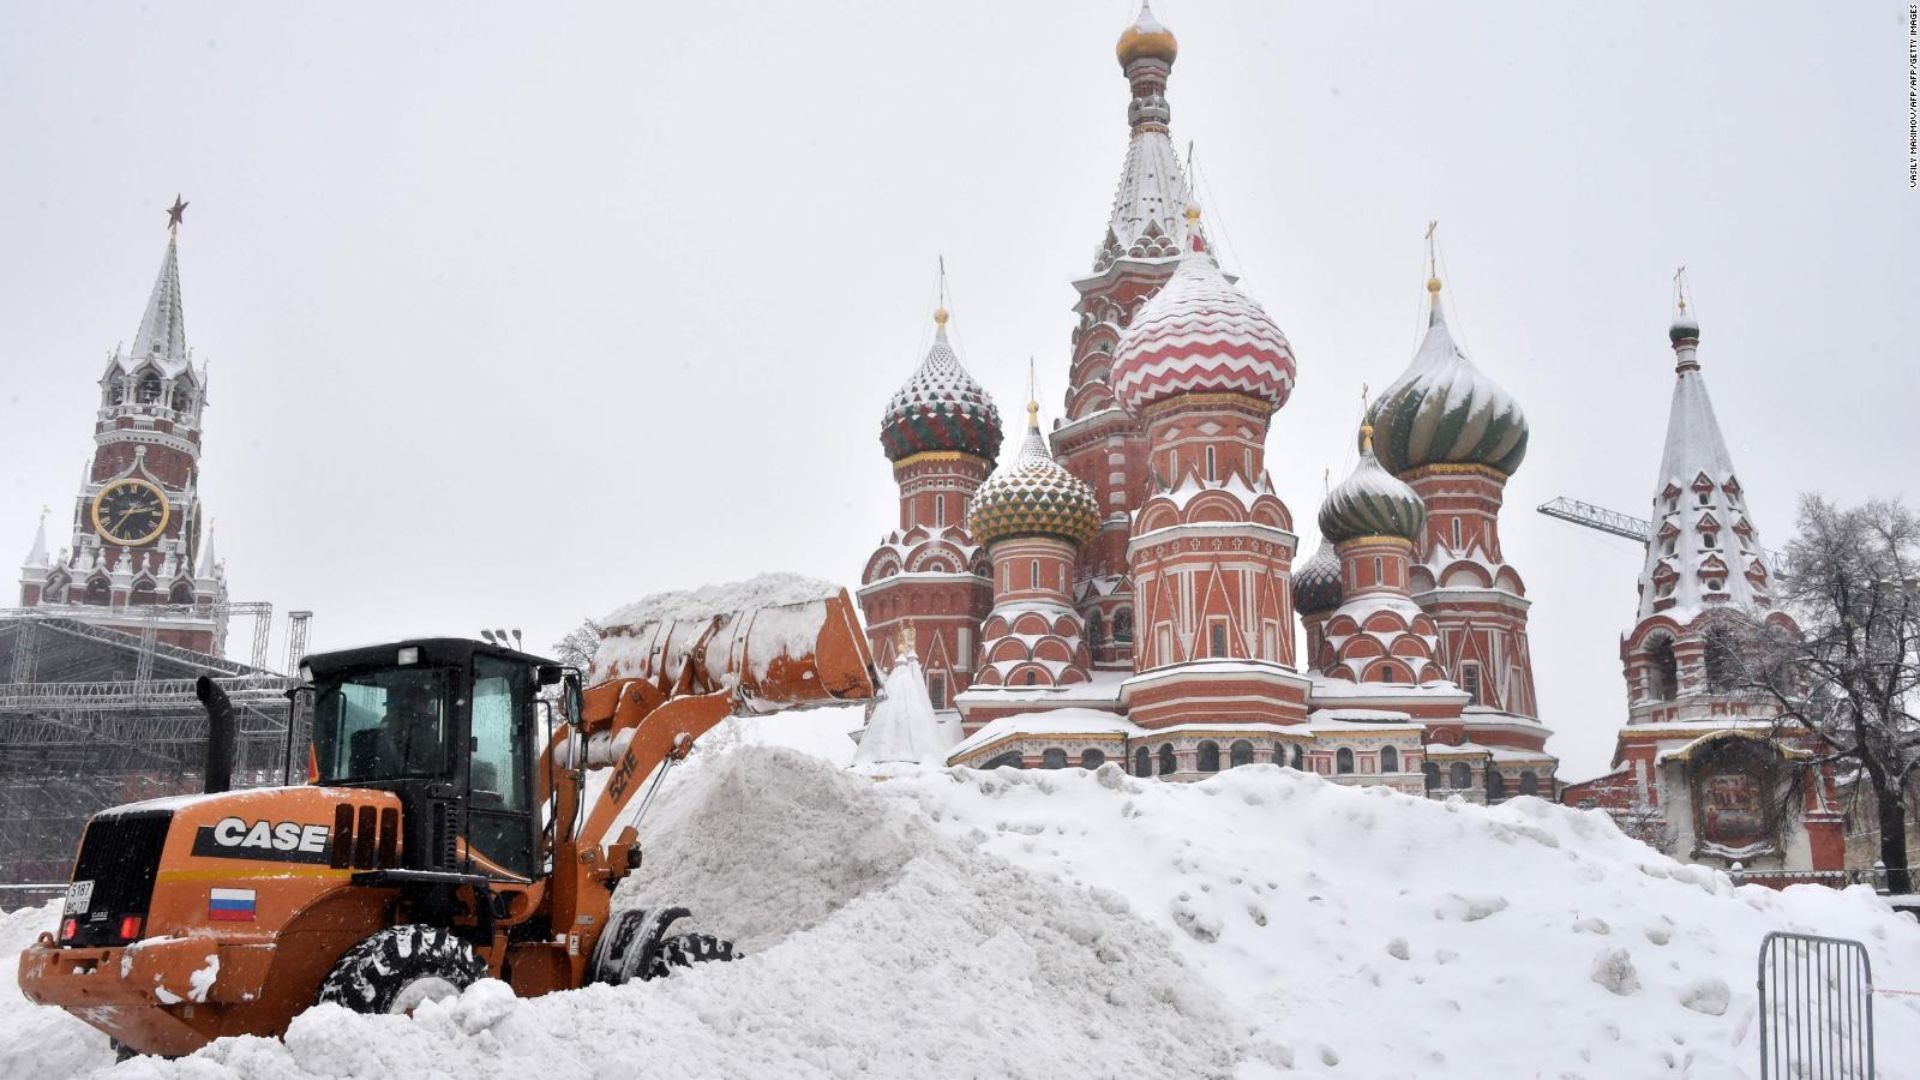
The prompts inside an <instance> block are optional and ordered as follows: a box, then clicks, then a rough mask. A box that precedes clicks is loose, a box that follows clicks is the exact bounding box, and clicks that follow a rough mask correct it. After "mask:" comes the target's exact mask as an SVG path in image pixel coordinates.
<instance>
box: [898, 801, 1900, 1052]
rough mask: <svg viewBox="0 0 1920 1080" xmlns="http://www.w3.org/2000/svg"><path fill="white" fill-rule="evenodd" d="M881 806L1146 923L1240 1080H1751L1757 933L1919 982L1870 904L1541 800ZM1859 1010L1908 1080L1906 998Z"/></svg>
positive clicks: (1888, 923)
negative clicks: (1781, 882) (1291, 1079)
mask: <svg viewBox="0 0 1920 1080" xmlns="http://www.w3.org/2000/svg"><path fill="white" fill-rule="evenodd" d="M881 790H882V791H883V793H885V794H887V795H890V796H894V797H898V798H903V799H906V800H908V801H910V802H911V803H913V804H915V805H916V806H918V807H919V809H920V810H921V812H922V814H923V815H924V816H925V817H926V818H927V819H928V820H930V821H933V822H935V823H936V827H937V828H939V829H940V830H941V831H943V832H946V833H948V834H949V835H952V836H955V837H956V838H972V839H974V840H976V841H977V842H979V843H980V845H981V847H982V850H984V851H987V852H989V853H992V854H996V855H1000V856H1002V857H1004V858H1006V859H1007V860H1008V861H1010V862H1012V863H1014V864H1016V865H1019V866H1023V867H1026V868H1028V869H1030V870H1034V871H1037V872H1040V873H1043V874H1048V875H1051V876H1054V877H1056V878H1057V879H1059V880H1061V881H1064V882H1068V883H1071V884H1074V885H1077V886H1079V887H1081V888H1084V889H1086V890H1088V891H1089V892H1091V893H1093V894H1094V895H1099V896H1106V897H1113V898H1119V900H1120V902H1121V903H1124V905H1125V908H1126V909H1127V910H1129V911H1131V912H1132V913H1134V914H1135V915H1137V916H1139V917H1140V918H1142V919H1144V920H1146V921H1148V922H1150V923H1152V924H1154V925H1157V926H1159V927H1160V928H1161V929H1162V931H1163V932H1164V933H1165V934H1166V935H1167V937H1168V938H1169V939H1170V940H1172V941H1173V942H1175V943H1176V945H1177V947H1178V950H1179V951H1180V953H1181V954H1182V955H1183V956H1185V957H1186V959H1187V960H1188V961H1189V966H1190V967H1191V968H1192V969H1193V970H1195V971H1198V972H1201V973H1202V974H1203V975H1204V977H1205V979H1206V981H1207V983H1208V984H1209V985H1211V986H1212V987H1213V988H1214V989H1216V990H1218V991H1219V992H1220V993H1221V994H1222V995H1223V996H1224V997H1226V998H1227V999H1228V1000H1230V1001H1232V1002H1233V1003H1234V1004H1235V1005H1236V1007H1237V1008H1238V1009H1239V1010H1240V1015H1241V1020H1242V1026H1241V1029H1240V1030H1242V1031H1244V1032H1245V1033H1246V1039H1245V1042H1244V1043H1243V1044H1242V1045H1241V1046H1240V1048H1239V1049H1240V1054H1241V1061H1242V1065H1241V1067H1240V1070H1241V1071H1240V1072H1239V1073H1237V1075H1239V1076H1241V1077H1249V1078H1250V1077H1265V1076H1269V1075H1272V1074H1273V1073H1274V1071H1276V1070H1285V1069H1292V1070H1296V1071H1294V1072H1289V1073H1287V1075H1289V1076H1299V1075H1309V1076H1327V1077H1336V1076H1346V1077H1368V1078H1374V1077H1414V1076H1553V1077H1563V1076H1564V1077H1590V1078H1594V1080H1599V1078H1606V1077H1640V1076H1656V1075H1660V1076H1664V1075H1685V1076H1696V1077H1743V1076H1751V1075H1754V1074H1756V1073H1757V1070H1758V1053H1759V1051H1758V1049H1757V1043H1756V1041H1755V1040H1756V1036H1757V1033H1756V1017H1755V1012H1756V992H1755V988H1754V971H1755V958H1756V955H1757V953H1758V951H1759V948H1760V942H1761V939H1762V938H1763V937H1764V935H1765V934H1766V933H1767V932H1768V931H1771V930H1789V931H1796V932H1801V933H1813V934H1823V935H1829V936H1836V937H1844V938H1853V939H1857V940H1860V941H1862V942H1865V943H1866V946H1867V949H1868V952H1869V954H1870V956H1871V961H1872V965H1873V972H1874V978H1875V982H1876V984H1877V985H1879V986H1883V987H1905V988H1909V989H1916V990H1920V926H1916V925H1915V924H1914V922H1913V921H1912V920H1911V919H1910V918H1907V917H1905V916H1899V915H1896V914H1894V913H1893V912H1892V911H1891V909H1890V908H1888V907H1887V906H1886V904H1885V903H1884V902H1883V901H1881V900H1880V899H1879V898H1877V897H1875V896H1874V895H1873V894H1872V892H1871V891H1870V890H1868V889H1866V888H1865V887H1863V886H1856V887H1854V888H1852V889H1848V890H1846V891H1844V892H1839V891H1834V890H1830V889H1824V888H1819V887H1815V886H1797V887H1794V888H1791V889H1788V890H1786V891H1785V892H1775V891H1773V890H1769V889H1765V888H1762V887H1760V886H1754V885H1749V886H1744V887H1741V888H1738V889H1735V888H1734V887H1733V886H1732V884H1731V883H1730V882H1729V881H1728V879H1727V877H1726V875H1724V874H1721V873H1717V872H1714V871H1711V870H1707V869H1704V868H1701V867H1696V866H1690V865H1684V864H1681V863H1677V862H1674V861H1673V860H1671V859H1669V858H1667V857H1665V856H1663V855H1660V854H1659V853H1657V852H1655V851H1653V850H1652V849H1651V848H1648V847H1646V846H1644V845H1642V844H1640V843H1638V842H1637V841H1634V840H1631V839H1628V838H1627V837H1625V836H1623V835H1622V834H1621V833H1620V832H1619V830H1618V829H1616V828H1615V827H1614V826H1613V824H1612V823H1611V822H1610V821H1609V820H1608V819H1607V818H1606V817H1605V816H1604V815H1603V814H1601V813H1599V812H1598V811H1579V810H1573V809H1569V808H1566V807H1561V806H1556V805H1553V804H1550V803H1546V802H1543V801H1541V800H1538V799H1531V798H1520V799H1514V800H1512V801H1510V802H1508V803H1506V804H1504V805H1502V806H1498V807H1494V808H1491V809H1489V808H1485V807H1478V806H1473V805H1469V804H1465V803H1461V802H1459V801H1452V802H1446V803H1441V802H1434V801H1431V800H1427V799H1422V798H1415V797H1410V796H1406V795H1401V794H1398V793H1395V792H1392V791H1389V790H1387V789H1385V788H1379V787H1371V788H1345V787H1341V786H1338V785H1335V784H1331V783H1327V782H1325V781H1323V780H1321V779H1319V778H1318V777H1315V776H1311V775H1307V774H1303V773H1298V772H1294V771H1293V770H1290V769H1281V768H1277V767H1274V766H1270V765H1259V766H1250V767H1243V768H1238V769H1233V770H1230V771H1228V772H1225V773H1222V774H1220V775H1219V776H1218V777H1215V778H1212V779H1210V780H1208V781H1206V782H1204V783H1200V784H1194V785H1178V784H1166V783H1160V782H1155V781H1142V780H1136V779H1134V778H1132V777H1129V776H1126V775H1125V774H1123V773H1122V772H1121V771H1120V770H1119V769H1117V768H1114V767H1113V766H1107V767H1105V768H1103V769H1101V770H1100V771H1099V772H1098V773H1095V774H1089V773H1086V772H1083V771H1080V770H1075V769H1068V770H1063V771H1057V772H1019V771H1014V770H995V771H993V772H971V771H968V770H952V771H951V773H943V774H935V775H930V776H912V777H902V778H899V779H896V780H893V781H890V782H888V783H887V784H884V785H882V788H881ZM1876 1017H1877V1025H1878V1044H1879V1051H1880V1053H1879V1060H1880V1062H1881V1063H1882V1071H1881V1075H1882V1076H1883V1077H1892V1076H1909V1077H1910V1076H1916V1075H1920V1065H1916V1064H1915V1063H1916V1062H1920V998H1915V997H1909V996H1882V997H1879V998H1878V1001H1877V1012H1876Z"/></svg>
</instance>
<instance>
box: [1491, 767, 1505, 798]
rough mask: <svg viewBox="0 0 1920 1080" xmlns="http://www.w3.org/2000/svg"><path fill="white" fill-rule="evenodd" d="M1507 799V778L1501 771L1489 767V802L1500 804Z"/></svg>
mask: <svg viewBox="0 0 1920 1080" xmlns="http://www.w3.org/2000/svg"><path fill="white" fill-rule="evenodd" d="M1506 797H1507V778H1506V777H1504V776H1501V775H1500V770H1499V769H1496V768H1494V767H1493V766H1491V765H1489V766H1487V801H1488V802H1490V803H1492V802H1499V801H1500V800H1502V799H1504V798H1506Z"/></svg>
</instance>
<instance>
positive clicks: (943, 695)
mask: <svg viewBox="0 0 1920 1080" xmlns="http://www.w3.org/2000/svg"><path fill="white" fill-rule="evenodd" d="M927 700H928V701H930V702H932V703H933V707H934V708H936V709H944V708H946V707H947V677H946V676H945V675H934V676H931V677H929V678H928V679H927Z"/></svg>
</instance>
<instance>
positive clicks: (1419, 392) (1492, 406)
mask: <svg viewBox="0 0 1920 1080" xmlns="http://www.w3.org/2000/svg"><path fill="white" fill-rule="evenodd" d="M1427 293H1428V295H1429V296H1430V297H1431V298H1432V299H1431V303H1432V305H1433V311H1432V314H1431V315H1429V316H1428V318H1427V335H1426V337H1425V338H1424V339H1422V340H1421V342H1420V348H1419V350H1418V351H1416V352H1415V353H1414V355H1413V363H1412V364H1410V365H1408V367H1407V370H1406V371H1405V373H1403V374H1402V375H1401V376H1400V377H1399V378H1398V379H1396V380H1394V382H1393V384H1392V385H1390V386H1388V387H1387V389H1386V390H1385V391H1384V392H1383V393H1381V395H1380V398H1379V400H1378V401H1375V402H1374V403H1373V408H1372V409H1370V410H1369V411H1368V413H1367V419H1368V422H1369V423H1371V424H1372V425H1373V435H1374V442H1373V446H1374V452H1375V453H1376V454H1378V455H1379V460H1380V463H1381V464H1382V465H1384V466H1386V468H1387V470H1388V471H1390V472H1393V473H1395V474H1397V475H1405V474H1406V473H1408V472H1411V471H1413V470H1415V469H1421V468H1425V467H1426V466H1429V465H1479V466H1484V467H1486V468H1489V469H1492V470H1494V471H1495V472H1498V473H1500V474H1501V475H1502V476H1512V475H1513V471H1514V470H1515V469H1517V468H1519V467H1520V462H1521V460H1522V459H1524V458H1525V457H1526V456H1527V417H1526V414H1525V413H1523V412H1521V410H1520V403H1519V402H1517V401H1515V400H1514V399H1513V395H1511V394H1509V393H1507V391H1506V390H1505V389H1504V388H1502V387H1501V386H1500V384H1499V383H1496V382H1494V381H1493V380H1492V379H1490V378H1488V377H1487V375H1486V373H1485V372H1482V371H1481V370H1480V369H1479V368H1477V367H1475V366H1474V364H1473V361H1471V360H1469V359H1467V354H1466V353H1463V352H1461V351H1460V347H1459V346H1458V345H1456V344H1454V341H1453V334H1452V332H1451V331H1449V330H1448V329H1447V320H1446V316H1445V315H1444V314H1442V312H1441V310H1440V279H1439V278H1430V279H1429V280H1428V281H1427Z"/></svg>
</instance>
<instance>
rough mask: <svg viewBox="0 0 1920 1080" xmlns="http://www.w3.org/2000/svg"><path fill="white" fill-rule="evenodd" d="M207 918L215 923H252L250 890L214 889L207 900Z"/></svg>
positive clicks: (251, 893) (251, 894) (251, 891)
mask: <svg viewBox="0 0 1920 1080" xmlns="http://www.w3.org/2000/svg"><path fill="white" fill-rule="evenodd" d="M207 918H209V919H212V920H214V921H216V922H252V921H253V890H252V889H215V890H213V892H212V894H211V895H210V896H209V897H208V899H207Z"/></svg>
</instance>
